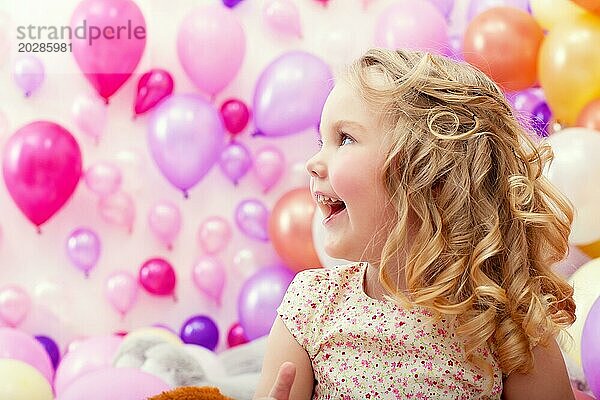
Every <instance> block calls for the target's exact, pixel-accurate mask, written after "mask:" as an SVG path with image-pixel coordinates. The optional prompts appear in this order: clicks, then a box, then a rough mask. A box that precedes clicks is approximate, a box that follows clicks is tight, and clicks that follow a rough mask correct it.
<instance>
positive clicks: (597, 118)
mask: <svg viewBox="0 0 600 400" xmlns="http://www.w3.org/2000/svg"><path fill="white" fill-rule="evenodd" d="M575 125H576V126H582V127H584V128H590V129H595V130H597V131H600V99H596V100H594V101H591V102H589V103H588V104H587V105H586V106H585V107H584V108H583V110H581V113H580V114H579V116H578V117H577V122H575Z"/></svg>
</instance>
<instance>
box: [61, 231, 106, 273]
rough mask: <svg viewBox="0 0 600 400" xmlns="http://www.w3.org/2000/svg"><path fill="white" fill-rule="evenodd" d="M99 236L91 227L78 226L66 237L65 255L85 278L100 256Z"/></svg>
mask: <svg viewBox="0 0 600 400" xmlns="http://www.w3.org/2000/svg"><path fill="white" fill-rule="evenodd" d="M100 248H101V245H100V238H99V237H98V235H97V234H96V232H94V231H93V230H91V229H88V228H78V229H76V230H74V231H73V232H71V234H70V235H69V237H68V239H67V255H68V256H69V259H70V260H71V262H72V263H73V265H75V267H76V268H77V269H79V270H81V271H83V273H84V274H85V277H86V278H87V277H88V276H89V274H90V271H91V270H92V269H93V268H94V267H95V266H96V263H97V262H98V259H99V258H100Z"/></svg>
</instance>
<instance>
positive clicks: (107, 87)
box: [71, 0, 146, 101]
mask: <svg viewBox="0 0 600 400" xmlns="http://www.w3.org/2000/svg"><path fill="white" fill-rule="evenodd" d="M122 27H125V29H122ZM71 28H72V30H73V32H75V34H74V35H73V38H72V43H73V56H74V57H75V60H76V61H77V64H78V65H79V68H80V69H81V72H83V73H84V75H85V77H86V78H87V79H88V80H89V81H90V83H91V84H92V86H93V87H94V89H96V91H97V92H98V94H99V95H100V96H102V97H103V98H104V99H105V100H106V101H108V98H109V97H110V96H112V95H113V94H114V93H115V92H116V91H117V90H118V89H119V88H120V87H121V86H122V85H123V83H125V81H127V79H129V77H130V76H131V73H132V72H133V71H134V70H135V67H136V66H137V64H138V62H139V61H140V59H141V58H142V54H143V53H144V48H145V47H146V22H145V20H144V16H143V15H142V12H141V11H140V9H139V7H138V6H137V5H136V4H135V3H134V2H133V1H132V0H83V1H81V2H80V3H79V5H78V6H77V8H75V11H74V12H73V16H72V17H71ZM77 32H80V33H77ZM81 32H85V35H84V34H82V33H81ZM81 37H84V38H83V39H80V38H81Z"/></svg>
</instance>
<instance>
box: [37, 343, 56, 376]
mask: <svg viewBox="0 0 600 400" xmlns="http://www.w3.org/2000/svg"><path fill="white" fill-rule="evenodd" d="M35 340H37V341H38V342H40V343H41V345H42V346H44V349H46V353H48V356H49V357H50V361H52V368H54V370H56V367H57V366H58V362H59V361H60V349H59V348H58V345H57V344H56V342H55V341H54V340H53V339H52V338H49V337H48V336H44V335H38V336H36V337H35Z"/></svg>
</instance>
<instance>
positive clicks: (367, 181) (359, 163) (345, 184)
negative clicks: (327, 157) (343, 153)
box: [329, 158, 376, 200]
mask: <svg viewBox="0 0 600 400" xmlns="http://www.w3.org/2000/svg"><path fill="white" fill-rule="evenodd" d="M370 170H371V168H369V165H368V164H366V163H365V162H364V161H363V160H361V159H350V158H340V159H338V160H336V163H335V165H330V166H329V182H330V183H331V186H332V188H333V190H334V191H335V193H336V194H337V195H338V196H340V197H341V198H342V199H345V200H347V199H348V196H352V195H359V196H362V197H364V196H365V195H368V193H369V191H371V192H372V188H371V190H369V187H370V186H372V185H374V184H375V180H376V179H375V176H372V175H373V173H372V171H370ZM365 191H367V192H365Z"/></svg>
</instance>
